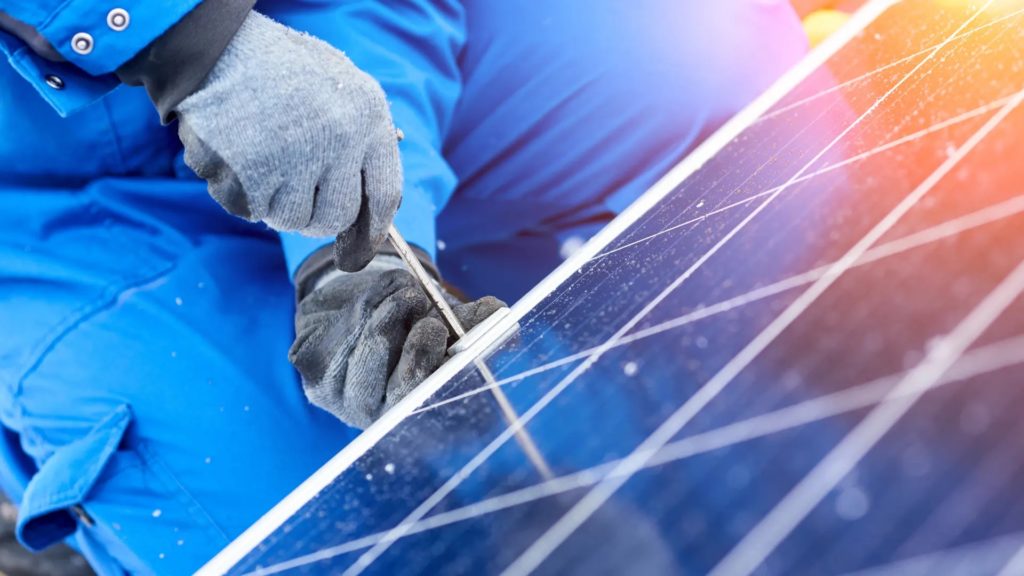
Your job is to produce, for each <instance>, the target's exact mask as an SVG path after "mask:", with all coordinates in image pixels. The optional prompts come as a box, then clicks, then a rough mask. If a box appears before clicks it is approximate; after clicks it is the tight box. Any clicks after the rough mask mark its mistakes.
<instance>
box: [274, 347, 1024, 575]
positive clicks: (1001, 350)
mask: <svg viewBox="0 0 1024 576" xmlns="http://www.w3.org/2000/svg"><path fill="white" fill-rule="evenodd" d="M1022 363H1024V336H1019V337H1016V338H1012V339H1010V340H1006V341H1001V342H997V343H994V344H990V345H987V346H984V347H981V348H977V349H974V350H971V351H969V352H968V353H967V354H965V355H964V356H963V357H962V358H961V359H960V361H959V362H957V363H956V364H955V365H954V366H953V368H952V369H950V370H949V371H948V372H947V373H946V374H945V375H944V376H943V377H942V378H941V379H940V380H939V381H938V382H937V383H936V384H935V387H936V388H938V387H941V386H946V385H950V384H956V383H962V382H966V381H967V380H970V379H971V378H973V377H975V376H978V375H982V374H986V373H990V372H994V371H998V370H1000V369H1003V368H1007V367H1011V366H1017V365H1020V364H1022ZM905 375H906V373H902V374H893V375H889V376H885V377H882V378H879V379H876V380H873V381H871V382H867V383H864V384H861V385H858V386H854V387H852V388H848V389H845V390H841V391H839V392H834V393H831V394H828V395H825V396H821V397H817V398H812V399H810V400H806V401H804V402H801V403H800V404H796V405H793V406H788V407H785V408H781V409H778V410H775V411H773V412H769V413H766V414H762V415H759V416H754V417H751V418H748V419H746V420H743V421H739V422H734V423H730V424H726V425H723V426H722V427H721V428H717V429H713V430H710V431H707V432H701V433H698V434H695V435H693V436H689V437H686V438H683V439H680V440H677V441H674V442H672V443H669V444H667V445H666V446H664V447H663V448H662V449H660V450H658V451H657V452H656V453H654V454H653V455H652V456H651V458H650V459H649V460H648V461H647V463H646V464H645V468H651V467H656V466H660V465H663V464H666V463H668V462H672V461H675V460H679V459H683V458H687V457H690V456H693V455H696V454H700V453H704V452H709V451H713V450H718V449H721V448H725V447H728V446H731V445H735V444H738V443H741V442H746V441H749V440H751V439H754V438H758V437H763V436H767V435H769V434H775V433H778V432H780V431H782V430H786V429H791V428H795V427H798V426H802V425H805V424H807V423H810V422H814V421H818V420H823V419H826V418H829V417H833V416H837V415H840V414H844V413H849V412H853V411H855V410H857V409H860V408H864V407H870V406H873V405H876V404H878V403H881V402H884V401H887V395H888V394H889V392H890V391H891V390H892V389H893V385H894V384H895V383H897V382H898V381H899V380H900V379H901V378H902V377H904V376H905ZM908 394H910V393H909V392H906V393H903V394H897V395H896V396H894V397H893V398H889V399H888V401H892V400H894V399H897V398H902V397H904V396H906V395H908ZM620 462H621V461H620V460H614V461H610V462H606V463H604V464H599V465H597V466H594V467H591V468H588V469H584V470H580V471H578V472H574V473H571V474H567V475H565V476H560V477H557V478H554V479H552V480H549V481H546V482H542V483H540V484H536V485H533V486H530V487H528V488H524V489H520V490H517V491H514V492H510V493H505V494H502V495H499V496H494V497H491V498H488V499H486V500H482V501H480V502H476V503H473V504H470V505H467V506H465V507H463V508H457V509H454V510H449V511H445V512H441V513H439V514H435V515H433V516H430V517H428V518H425V519H423V520H421V521H420V522H418V523H416V524H415V525H414V526H412V527H410V529H409V533H410V534H413V533H421V532H425V531H429V530H433V529H435V528H438V527H442V526H446V525H449V524H453V523H456V522H460V521H463V520H466V519H470V518H475V517H478V516H482V515H484V514H488V513H492V512H495V511H498V510H501V509H505V508H510V507H513V506H518V505H521V504H523V503H525V502H529V501H534V500H538V499H541V498H545V497H548V496H551V495H553V494H557V493H560V492H564V491H568V490H572V489H577V488H583V487H586V486H589V485H593V484H596V483H597V482H599V481H600V480H602V479H603V478H604V477H605V476H607V475H608V474H609V473H611V472H612V470H613V469H614V467H615V466H616V465H617V464H619V463H620ZM383 536H384V533H383V532H381V533H377V534H371V535H368V536H364V537H361V538H358V539H356V540H352V541H348V542H345V543H342V544H340V545H338V546H333V547H331V548H329V549H325V550H322V551H318V552H316V553H313V554H309V555H306V556H303V557H300V558H296V559H294V560H293V561H290V562H285V563H282V564H279V565H274V566H271V567H267V568H266V569H264V570H261V571H259V572H258V573H259V574H274V573H278V572H281V571H285V570H287V569H288V568H290V567H292V566H298V565H303V564H306V563H310V562H313V561H315V560H316V559H318V558H323V557H330V556H333V555H338V554H343V553H347V552H351V551H354V550H360V549H364V548H368V547H369V546H371V545H373V544H374V543H376V542H378V541H379V540H380V539H382V538H383Z"/></svg>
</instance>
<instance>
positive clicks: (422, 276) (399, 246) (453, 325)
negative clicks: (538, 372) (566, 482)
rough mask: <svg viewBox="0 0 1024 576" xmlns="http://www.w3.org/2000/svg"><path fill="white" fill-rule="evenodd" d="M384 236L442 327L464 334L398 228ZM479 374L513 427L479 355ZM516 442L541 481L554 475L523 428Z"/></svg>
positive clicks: (509, 409)
mask: <svg viewBox="0 0 1024 576" xmlns="http://www.w3.org/2000/svg"><path fill="white" fill-rule="evenodd" d="M388 238H389V239H390V240H391V245H392V246H394V247H395V250H396V251H397V252H398V255H399V256H400V257H401V258H402V261H404V262H405V264H406V266H408V267H409V269H410V270H411V271H412V274H413V276H415V277H416V280H417V281H418V282H419V283H420V286H422V287H423V290H424V291H425V292H426V293H427V297H428V298H430V301H431V303H433V305H434V308H436V309H437V311H438V313H439V314H440V315H441V320H442V321H443V322H444V323H445V326H446V327H447V328H448V329H449V330H451V332H452V334H454V335H455V337H456V338H462V337H463V336H465V335H466V329H465V328H464V327H463V326H462V323H461V322H459V319H458V317H457V316H455V311H454V310H452V307H451V306H450V305H449V304H448V301H447V300H445V297H444V294H443V293H442V292H441V288H440V287H439V286H438V285H437V283H435V282H434V278H433V277H432V276H431V275H430V273H429V272H427V271H426V269H425V268H424V267H423V265H422V264H420V260H419V258H417V256H416V253H415V252H413V250H412V247H410V246H409V244H408V243H407V242H406V241H405V239H404V238H402V235H401V234H400V233H399V232H398V229H397V228H395V227H394V225H392V226H391V228H390V229H389V230H388ZM473 363H474V365H475V366H476V368H477V370H478V371H479V372H480V375H481V376H482V377H483V379H484V382H486V383H487V387H488V389H489V390H490V391H491V394H492V395H493V396H494V400H495V401H496V402H497V404H498V409H499V410H501V414H502V417H504V419H505V422H506V423H508V425H509V426H515V425H516V422H518V421H519V414H518V413H517V412H516V409H515V408H514V407H513V406H512V402H511V401H510V400H509V399H508V396H506V395H505V392H504V391H502V389H501V388H500V387H499V386H498V382H497V380H496V379H495V377H494V374H493V373H492V372H491V369H490V368H488V367H487V364H485V363H484V361H483V360H482V359H480V358H477V359H475V360H474V361H473ZM514 434H515V439H516V442H517V443H518V444H519V446H520V448H522V449H523V452H524V453H525V454H526V457H527V458H528V459H529V460H530V462H531V463H532V464H533V466H534V467H535V468H536V469H537V472H538V473H539V474H540V475H541V477H543V478H544V479H545V480H550V479H551V478H554V474H553V473H552V472H551V467H550V466H548V463H547V461H546V460H545V459H544V455H543V454H541V452H540V449H539V448H537V443H536V442H534V441H533V437H531V436H530V433H529V432H527V431H526V429H525V428H518V429H517V430H516V431H515V432H514Z"/></svg>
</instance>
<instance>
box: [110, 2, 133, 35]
mask: <svg viewBox="0 0 1024 576" xmlns="http://www.w3.org/2000/svg"><path fill="white" fill-rule="evenodd" d="M131 21H132V17H131V16H130V15H129V14H128V11H127V10H125V9H124V8H114V9H113V10H111V11H110V12H108V13H107V26H110V29H111V30H113V31H114V32H121V31H122V30H124V29H125V28H127V27H128V23H130V22H131Z"/></svg>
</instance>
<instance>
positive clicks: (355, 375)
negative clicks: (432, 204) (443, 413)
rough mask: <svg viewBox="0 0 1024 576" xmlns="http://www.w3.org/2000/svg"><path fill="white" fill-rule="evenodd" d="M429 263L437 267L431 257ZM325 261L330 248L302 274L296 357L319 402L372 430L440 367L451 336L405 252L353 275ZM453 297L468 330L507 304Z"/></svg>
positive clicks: (308, 393) (307, 387) (380, 257)
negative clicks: (395, 405) (462, 299)
mask: <svg viewBox="0 0 1024 576" xmlns="http://www.w3.org/2000/svg"><path fill="white" fill-rule="evenodd" d="M421 260H423V261H424V264H425V266H426V267H427V268H428V269H430V270H432V271H433V265H432V264H431V263H430V262H429V258H427V257H426V256H425V255H423V256H422V257H421ZM325 261H326V262H327V263H328V264H329V263H330V262H331V257H330V253H329V252H325V251H324V250H323V249H321V251H320V252H317V253H316V254H314V255H313V256H311V257H310V258H309V259H307V261H306V263H305V264H303V267H302V268H300V270H299V272H298V273H297V276H296V286H297V290H298V294H299V297H300V302H299V306H298V309H297V311H296V315H295V334H296V335H295V342H294V343H293V344H292V347H291V350H290V351H289V353H288V357H289V359H290V360H291V362H292V364H293V365H294V366H295V368H296V369H297V370H298V371H299V374H300V375H301V376H302V386H303V388H304V389H305V392H306V396H307V397H308V398H309V400H310V401H311V402H312V403H313V404H315V405H317V406H319V407H320V408H323V409H324V410H327V411H328V412H330V413H332V414H334V415H335V416H337V417H338V418H339V419H341V420H342V421H343V422H345V423H346V424H349V425H350V426H355V427H357V428H365V427H367V426H369V425H370V424H372V423H373V422H374V420H376V419H377V418H378V417H379V416H380V415H381V414H383V413H384V411H385V410H387V409H388V408H390V407H391V406H393V405H394V404H395V403H397V402H398V401H399V400H401V399H402V398H404V397H405V396H406V395H407V394H408V393H409V392H410V391H412V390H413V388H415V387H416V386H417V385H419V384H420V383H421V382H422V381H423V380H424V379H426V377H427V376H429V375H430V374H431V373H433V372H434V371H435V370H437V368H438V367H439V366H440V365H441V364H442V363H443V362H444V358H445V353H446V352H447V349H448V345H449V338H450V335H449V334H448V329H447V328H446V327H445V325H444V323H443V322H442V321H441V318H440V316H439V314H438V313H437V312H436V311H435V310H434V309H433V307H432V305H431V303H430V300H429V299H428V298H427V296H426V294H425V293H424V292H423V289H422V288H420V286H419V284H418V283H417V282H416V279H415V277H413V275H412V273H410V272H409V270H408V269H407V268H406V266H405V264H404V263H403V262H402V260H401V258H399V257H398V255H397V254H394V253H390V252H387V251H384V252H382V253H381V254H379V255H378V256H377V257H376V258H374V259H373V260H372V261H371V262H370V264H369V265H367V266H366V267H365V268H364V269H363V270H361V271H359V272H353V273H348V272H341V271H338V270H335V269H332V268H331V267H329V266H324V264H323V262H325ZM317 270H322V271H320V272H317ZM435 274H436V272H435ZM452 300H453V302H452V303H453V307H454V310H455V314H456V316H458V318H459V320H460V321H461V322H462V324H463V326H464V327H465V328H466V329H467V330H468V329H470V328H472V327H473V326H475V325H477V324H478V323H480V322H482V321H483V320H484V319H486V318H487V317H488V316H490V315H491V314H493V313H494V312H495V311H497V310H498V309H499V308H502V307H503V306H504V305H505V304H504V303H503V302H501V301H500V300H498V299H496V298H493V297H485V298H481V299H480V300H476V301H475V302H469V303H461V302H457V301H454V298H452Z"/></svg>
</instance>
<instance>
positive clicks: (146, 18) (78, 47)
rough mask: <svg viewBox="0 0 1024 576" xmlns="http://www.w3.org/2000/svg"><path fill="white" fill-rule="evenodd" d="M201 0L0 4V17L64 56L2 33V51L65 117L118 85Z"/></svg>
mask: <svg viewBox="0 0 1024 576" xmlns="http://www.w3.org/2000/svg"><path fill="white" fill-rule="evenodd" d="M199 2H200V0H160V1H156V0H119V1H118V2H116V3H106V2H98V1H97V0H38V1H34V2H17V1H13V0H0V12H4V13H5V14H7V15H8V16H9V17H11V18H13V19H15V20H17V21H19V22H21V23H24V24H25V25H27V26H30V27H31V28H33V29H34V30H35V31H36V32H37V33H38V34H39V35H40V36H41V37H42V38H43V39H45V40H46V41H47V42H49V44H50V46H52V47H53V49H54V50H55V51H56V52H57V54H59V56H60V58H61V59H62V60H63V61H53V60H52V59H46V58H43V57H42V56H40V55H38V54H36V53H35V52H34V51H33V50H32V49H31V48H30V47H29V46H28V45H27V44H26V43H25V42H23V41H21V40H20V39H18V38H16V37H15V36H14V35H12V34H9V33H6V32H0V51H2V52H3V53H4V55H5V56H6V57H7V59H8V61H9V62H10V63H11V65H12V66H13V67H14V68H15V69H16V70H17V71H18V73H19V74H21V75H22V76H23V77H24V78H25V79H26V80H27V81H28V82H29V83H31V84H32V85H33V86H35V87H36V89H37V90H38V91H39V93H40V94H41V95H42V96H43V98H45V99H46V100H47V101H48V102H49V103H50V104H51V105H52V106H53V107H54V108H55V109H56V110H57V112H58V113H60V114H61V116H67V115H69V114H71V113H72V112H74V111H75V110H77V109H79V108H81V107H83V106H85V105H87V104H89V103H90V102H92V101H94V100H96V99H97V98H99V97H101V96H103V95H104V94H106V93H107V92H109V91H110V90H112V89H113V88H115V87H116V86H117V85H118V83H119V82H118V79H117V77H116V76H115V75H114V71H115V70H117V69H118V68H119V67H120V66H121V65H122V64H124V63H125V62H127V61H128V60H130V59H131V58H132V57H133V56H135V55H136V54H137V53H139V52H140V51H141V50H142V49H143V48H145V47H146V46H148V45H149V44H150V43H151V42H153V40H155V39H156V38H158V37H159V36H161V35H162V34H163V33H164V32H165V31H167V30H168V29H169V28H170V27H171V26H173V25H174V24H176V23H177V22H178V21H179V20H181V19H182V18H183V17H184V16H185V15H186V14H188V13H189V12H190V11H191V10H192V9H193V8H195V7H196V6H197V5H198V4H199Z"/></svg>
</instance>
